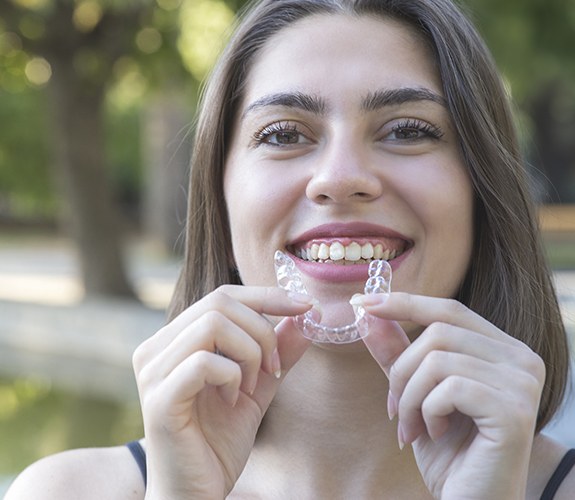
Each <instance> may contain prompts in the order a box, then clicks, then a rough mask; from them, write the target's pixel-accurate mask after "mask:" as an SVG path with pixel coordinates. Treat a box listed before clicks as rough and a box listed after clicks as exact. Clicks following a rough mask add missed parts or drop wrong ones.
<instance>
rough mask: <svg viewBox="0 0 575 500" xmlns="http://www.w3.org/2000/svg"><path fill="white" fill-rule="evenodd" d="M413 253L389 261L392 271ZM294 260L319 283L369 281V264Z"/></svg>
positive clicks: (407, 252) (306, 273) (297, 258)
mask: <svg viewBox="0 0 575 500" xmlns="http://www.w3.org/2000/svg"><path fill="white" fill-rule="evenodd" d="M410 252H411V248H410V249H409V250H407V251H405V252H404V253H402V254H401V255H400V256H399V257H396V258H395V259H393V260H390V261H389V264H390V265H391V269H392V271H394V272H395V271H396V270H397V269H398V268H399V266H400V265H401V263H402V262H403V261H404V260H405V259H406V258H407V255H408V254H409V253H410ZM291 257H292V259H294V261H295V263H296V265H297V268H298V269H299V270H300V271H301V272H302V273H304V274H305V275H307V276H310V277H311V278H313V279H316V280H319V281H328V282H332V283H351V282H357V281H365V280H366V279H367V271H368V268H369V264H350V265H339V264H322V263H320V262H312V261H309V260H303V259H300V258H299V257H296V256H295V255H292V256H291Z"/></svg>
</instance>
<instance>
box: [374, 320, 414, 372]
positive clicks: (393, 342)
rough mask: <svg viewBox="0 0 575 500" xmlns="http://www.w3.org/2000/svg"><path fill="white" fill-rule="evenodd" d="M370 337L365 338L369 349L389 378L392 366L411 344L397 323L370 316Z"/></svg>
mask: <svg viewBox="0 0 575 500" xmlns="http://www.w3.org/2000/svg"><path fill="white" fill-rule="evenodd" d="M370 321H371V324H370V326H369V335H367V336H366V337H364V338H363V342H364V344H365V345H366V347H367V349H368V350H369V352H370V353H371V355H372V356H373V358H374V359H375V360H376V361H377V363H378V365H379V366H380V367H381V369H382V370H383V371H384V373H385V374H386V375H387V377H388V378H389V372H390V370H391V366H392V365H393V363H395V360H396V359H397V358H399V356H400V355H401V353H402V352H403V351H405V349H407V347H408V346H409V345H410V344H411V342H410V341H409V338H408V337H407V334H406V333H405V331H404V330H403V328H401V326H399V323H398V322H397V321H392V320H389V319H382V318H378V317H375V316H370Z"/></svg>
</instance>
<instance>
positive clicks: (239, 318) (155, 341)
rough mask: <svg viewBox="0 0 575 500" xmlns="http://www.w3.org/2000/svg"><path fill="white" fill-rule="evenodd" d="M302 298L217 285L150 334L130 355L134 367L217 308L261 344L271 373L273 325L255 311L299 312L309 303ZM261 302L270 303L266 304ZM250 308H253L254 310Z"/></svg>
mask: <svg viewBox="0 0 575 500" xmlns="http://www.w3.org/2000/svg"><path fill="white" fill-rule="evenodd" d="M223 290H227V291H231V293H232V295H233V296H231V295H228V294H227V293H224V292H223ZM242 292H245V294H244V295H245V297H244V301H245V303H244V302H242V301H241V300H239V299H238V296H242V297H243V295H242ZM266 297H267V298H266ZM258 298H259V299H258ZM258 300H260V301H261V304H260V305H257V304H258ZM306 301H307V297H305V296H297V295H293V294H292V295H288V294H287V293H286V292H285V291H283V290H280V289H278V288H267V289H266V288H262V287H240V286H229V287H221V288H220V289H218V291H216V292H213V293H212V294H210V295H209V296H206V297H205V298H204V299H202V300H200V301H199V302H197V303H196V304H194V305H193V306H191V307H190V308H188V309H187V310H186V311H184V312H183V313H182V314H181V315H179V316H178V317H177V318H175V319H174V320H173V321H172V322H171V323H169V324H168V325H166V326H165V327H164V328H162V329H161V330H160V331H159V332H158V333H156V334H155V335H154V336H153V337H150V338H149V339H148V340H146V341H145V342H144V343H143V344H142V345H141V346H140V347H139V348H138V349H137V350H136V353H135V354H134V366H135V367H136V369H138V367H139V366H142V365H145V364H146V363H147V362H148V361H149V359H150V358H153V357H154V356H155V355H156V354H157V353H158V352H160V351H162V350H163V349H165V348H166V347H167V346H168V345H169V344H170V343H171V342H173V341H174V340H175V339H176V338H177V337H178V336H179V334H180V332H181V331H182V330H184V329H185V328H187V327H188V326H189V325H192V324H194V322H195V321H196V320H198V319H199V318H201V317H202V316H203V315H205V314H208V313H210V312H211V311H219V312H221V313H222V314H224V315H225V316H227V317H228V318H230V320H231V321H233V322H234V323H235V324H236V325H237V326H238V327H239V328H241V329H243V330H245V331H246V332H249V333H250V334H251V336H252V337H254V339H255V340H256V342H258V344H260V345H261V347H262V349H263V356H262V359H263V360H265V363H264V369H265V370H267V371H268V372H271V371H272V370H273V360H274V356H275V357H277V355H276V354H274V351H275V348H276V341H275V335H274V333H273V326H272V325H271V323H270V322H269V321H268V320H267V319H266V318H265V317H264V316H262V315H261V314H260V312H259V311H268V312H269V313H270V314H271V313H273V312H278V311H282V312H283V313H285V315H286V316H289V315H292V314H294V313H295V314H300V313H303V312H305V311H307V310H308V309H309V308H310V307H311V303H307V302H306ZM262 304H263V305H262ZM265 304H273V305H271V306H270V307H267V306H266V305H265ZM278 304H279V305H278ZM252 307H255V309H256V310H254V309H253V308H252Z"/></svg>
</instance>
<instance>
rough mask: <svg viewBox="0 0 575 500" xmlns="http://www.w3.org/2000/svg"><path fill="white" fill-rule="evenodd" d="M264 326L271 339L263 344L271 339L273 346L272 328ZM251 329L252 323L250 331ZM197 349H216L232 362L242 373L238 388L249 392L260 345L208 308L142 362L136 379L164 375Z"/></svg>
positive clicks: (254, 379)
mask: <svg viewBox="0 0 575 500" xmlns="http://www.w3.org/2000/svg"><path fill="white" fill-rule="evenodd" d="M263 323H266V322H265V321H263ZM268 328H269V329H270V331H271V333H270V334H269V336H270V337H271V339H270V341H269V342H267V343H268V344H272V340H273V345H274V346H275V338H274V337H275V335H274V333H273V329H272V328H271V326H270V325H268ZM254 329H255V326H254V327H253V328H252V333H253V331H254ZM260 336H261V335H260ZM198 351H208V352H218V353H219V354H223V355H224V356H226V357H227V358H229V359H230V360H233V361H235V362H236V363H237V364H238V365H239V366H240V368H241V372H242V384H241V387H242V390H243V391H245V392H247V393H249V394H251V393H252V392H253V391H254V389H255V386H256V384H257V379H258V373H259V370H260V367H261V364H262V355H263V354H262V347H261V345H260V344H258V342H257V341H256V340H255V339H254V338H253V337H252V336H250V335H249V334H248V333H246V332H245V331H244V330H243V329H242V328H240V327H238V326H237V325H236V324H235V323H234V322H233V321H231V320H230V319H229V318H228V317H227V316H225V315H224V314H222V313H220V312H218V311H210V312H208V313H206V314H204V315H203V316H202V317H201V318H199V319H198V320H196V321H195V322H194V323H193V324H191V325H188V326H187V327H186V328H185V329H184V330H183V331H182V332H180V334H179V335H178V336H177V337H176V338H175V339H174V340H173V341H172V342H171V343H170V344H169V345H168V346H167V347H166V348H164V349H163V350H162V351H160V352H159V353H157V355H156V357H155V358H154V359H153V360H152V361H150V362H149V363H148V364H147V365H146V367H145V368H144V369H143V370H142V372H141V373H140V378H142V379H145V378H146V377H152V378H156V379H160V378H166V377H168V376H169V374H170V373H171V372H172V371H174V370H175V369H176V367H177V366H178V365H179V364H180V363H183V362H184V361H185V360H186V359H187V358H188V357H189V356H192V355H193V354H194V353H195V352H198Z"/></svg>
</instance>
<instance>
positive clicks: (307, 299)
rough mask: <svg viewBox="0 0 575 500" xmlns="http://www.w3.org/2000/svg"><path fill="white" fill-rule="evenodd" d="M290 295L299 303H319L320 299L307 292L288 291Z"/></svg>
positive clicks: (292, 299)
mask: <svg viewBox="0 0 575 500" xmlns="http://www.w3.org/2000/svg"><path fill="white" fill-rule="evenodd" d="M288 297H289V298H290V300H291V301H293V302H297V303H298V304H310V305H317V304H319V302H318V300H317V299H316V298H314V297H312V296H311V295H306V294H305V293H297V292H288Z"/></svg>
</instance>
